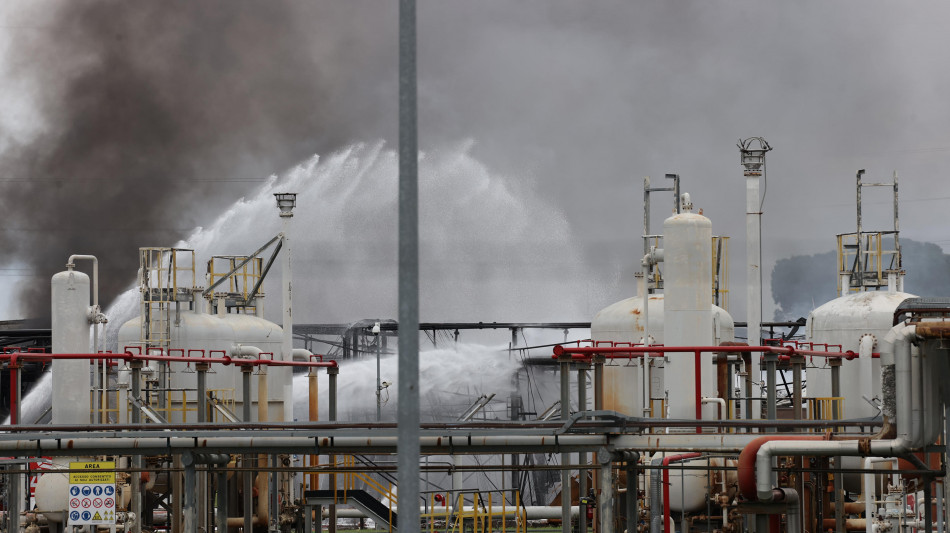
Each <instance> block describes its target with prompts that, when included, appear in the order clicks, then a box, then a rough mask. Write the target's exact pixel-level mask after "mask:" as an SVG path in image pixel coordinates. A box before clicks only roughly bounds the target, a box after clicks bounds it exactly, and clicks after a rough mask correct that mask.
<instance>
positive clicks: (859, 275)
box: [842, 168, 864, 294]
mask: <svg viewBox="0 0 950 533" xmlns="http://www.w3.org/2000/svg"><path fill="white" fill-rule="evenodd" d="M863 175H864V169H863V168H862V169H861V170H859V171H858V173H857V202H855V204H856V205H857V215H858V217H857V218H858V235H857V237H858V238H857V241H858V251H857V255H856V256H855V257H854V276H855V278H856V279H857V283H858V287H862V288H863V287H864V265H863V264H862V262H861V260H862V259H863V257H864V242H862V241H863V239H862V238H861V176H863ZM842 291H843V294H847V293H848V292H847V291H848V287H843V288H842Z"/></svg>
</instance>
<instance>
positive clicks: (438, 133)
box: [0, 0, 950, 321]
mask: <svg viewBox="0 0 950 533" xmlns="http://www.w3.org/2000/svg"><path fill="white" fill-rule="evenodd" d="M396 5H397V4H396V2H382V1H379V0H333V1H330V0H325V1H318V0H312V1H298V0H283V1H279V0H267V1H264V0H258V1H251V0H207V1H203V2H200V3H194V2H185V1H158V0H140V1H138V2H135V3H130V2H121V1H118V0H99V1H91V0H68V1H67V0H55V1H54V0H7V1H6V2H3V3H2V4H0V95H2V96H0V188H2V193H0V204H2V207H3V211H4V212H5V213H6V214H7V216H6V217H4V220H3V222H0V228H2V230H0V250H3V252H2V257H3V259H2V265H0V269H3V270H0V280H3V284H2V285H0V286H3V287H6V288H7V289H6V290H4V291H3V292H4V296H3V297H2V299H3V301H2V302H0V304H2V305H0V309H2V308H3V307H4V306H5V308H6V316H8V317H10V318H16V317H20V316H36V315H37V314H39V313H42V310H43V309H44V306H45V305H46V304H45V302H47V301H48V299H47V298H48V296H47V295H46V293H45V292H44V291H46V290H47V289H46V287H48V282H47V281H46V280H48V279H49V276H50V275H52V273H54V272H56V271H58V270H60V269H62V264H63V263H64V262H65V258H66V257H67V256H68V255H69V254H70V253H94V254H96V255H97V256H99V257H100V261H102V262H103V272H102V275H103V278H104V279H107V280H111V281H108V286H107V287H106V288H105V290H106V291H107V292H108V294H109V295H111V296H114V295H116V294H118V293H119V292H120V291H121V290H122V289H124V288H125V287H126V286H127V285H128V284H129V283H130V282H131V279H132V278H133V276H134V269H135V268H136V267H137V257H136V256H135V253H134V250H135V248H137V247H138V246H149V245H171V244H173V243H174V242H175V241H177V239H181V238H185V237H187V236H188V235H189V234H191V233H192V232H193V228H195V227H196V226H206V225H210V224H212V223H213V222H214V221H215V220H216V219H217V218H218V217H220V215H221V213H222V212H223V211H225V210H226V209H227V208H228V207H229V206H231V205H232V204H233V203H234V202H235V201H236V200H237V199H239V198H241V197H242V196H245V195H251V194H253V193H254V192H255V191H257V190H258V188H259V187H261V186H262V183H264V181H265V180H266V179H267V178H268V177H269V176H271V175H272V174H278V175H280V174H283V173H286V172H287V171H288V169H291V168H292V167H294V165H297V164H299V163H300V162H302V161H306V160H308V159H309V158H311V157H312V156H314V155H315V154H318V155H323V156H327V155H329V154H333V153H338V152H339V151H340V150H346V149H347V147H349V146H352V145H353V144H354V143H370V144H374V143H378V142H382V143H384V145H385V146H387V147H388V148H389V149H394V148H395V147H396V144H397V136H396V132H397V115H396V111H397V109H396V105H397V85H396V69H397V64H396V59H397V30H398V28H397V18H396V16H397V12H396ZM948 15H950V5H948V4H947V3H945V2H938V1H924V2H918V3H915V4H914V9H908V8H907V7H906V6H905V5H903V4H900V3H897V2H889V1H836V2H819V1H801V2H770V3H763V2H753V1H729V0H723V1H716V2H708V1H683V2H629V1H620V0H617V1H613V0H592V1H588V2H576V1H564V0H520V1H517V2H514V1H496V0H484V1H479V2H471V1H462V0H420V1H419V2H418V50H419V57H418V71H419V81H418V84H419V143H420V148H421V149H422V150H423V151H426V152H429V153H451V152H452V150H458V147H459V146H464V147H465V148H464V150H463V151H464V153H465V155H466V157H470V158H472V159H473V160H475V161H477V164H474V165H473V166H474V167H477V168H479V169H487V172H488V173H489V174H491V175H492V176H493V178H492V179H493V180H495V182H499V181H500V182H503V183H504V185H505V187H506V190H508V191H510V192H511V193H512V194H513V197H514V198H515V199H517V198H521V199H523V201H522V202H517V201H515V202H513V205H511V206H510V209H511V210H512V211H510V212H501V214H499V215H498V216H500V217H502V218H504V217H505V216H509V215H506V214H505V213H514V212H516V211H517V209H518V205H522V206H523V207H524V209H528V208H530V209H534V210H544V211H550V212H553V213H556V214H557V215H558V216H557V217H555V218H557V219H558V222H557V223H556V224H555V226H557V228H558V229H557V231H559V232H562V233H563V232H564V231H568V232H569V233H570V238H569V239H567V244H562V241H561V240H558V241H557V242H558V246H562V245H563V246H565V247H567V248H569V249H565V250H560V249H559V250H557V252H558V254H560V255H570V256H571V257H574V258H576V259H573V260H574V261H576V262H577V263H578V265H579V266H580V267H579V268H572V269H566V271H567V272H570V275H571V276H576V275H578V274H577V272H578V270H580V271H581V272H582V273H583V274H582V275H585V276H587V277H588V278H589V281H588V283H587V284H586V286H587V287H588V290H587V291H586V294H584V295H579V294H578V293H577V291H574V290H571V291H565V293H564V294H563V297H565V298H573V299H579V298H583V299H584V300H585V301H584V304H583V305H580V306H576V307H574V308H572V309H571V311H570V312H569V313H568V314H570V315H571V316H564V317H563V318H562V319H563V320H584V319H585V318H586V319H589V318H590V317H591V316H592V314H593V312H596V310H598V309H599V308H601V307H603V306H606V305H607V304H609V303H611V302H612V301H616V300H619V299H622V298H624V297H626V296H629V295H632V293H633V281H632V273H633V272H635V271H636V270H637V269H638V266H637V265H638V263H639V257H640V256H641V254H642V245H641V241H640V238H639V236H640V235H641V232H642V228H641V226H642V211H641V201H642V183H643V181H642V180H643V177H644V176H651V177H652V179H653V180H654V183H655V184H656V183H657V182H659V181H662V176H663V175H664V174H667V173H676V174H679V175H680V176H681V179H682V189H683V191H688V192H689V193H690V194H691V196H692V199H693V203H694V204H695V205H696V206H697V207H698V208H702V209H703V212H704V214H705V215H706V216H708V217H709V218H710V219H711V220H712V223H713V231H714V233H716V234H721V235H727V236H730V237H731V245H730V258H729V260H730V273H731V275H730V285H731V289H732V292H731V295H730V310H731V311H732V312H733V315H734V316H735V318H736V319H737V320H744V319H745V313H744V307H745V304H744V294H743V290H742V288H743V285H744V279H745V271H744V264H745V260H746V259H745V221H744V213H745V187H744V181H743V178H742V172H741V167H740V165H739V153H738V149H737V148H736V142H737V141H738V140H739V139H740V138H746V137H751V136H761V137H763V138H765V139H766V140H767V141H768V142H769V143H770V144H771V146H772V147H773V151H772V152H770V153H769V154H768V160H767V161H768V163H767V170H768V172H767V183H766V186H765V187H764V188H765V201H764V215H763V228H762V233H763V239H764V243H763V256H764V260H763V265H764V269H763V270H764V273H765V276H766V280H767V278H768V273H769V272H770V271H771V266H772V265H774V263H775V261H777V260H779V259H782V258H785V257H789V256H791V255H796V254H816V253H821V252H826V251H828V250H830V249H832V248H833V247H834V245H835V240H834V236H835V234H837V233H844V232H850V231H854V229H855V214H854V213H855V209H854V196H855V188H854V176H855V172H856V171H857V170H858V169H860V168H864V169H867V177H866V179H867V180H868V181H885V180H889V179H890V177H891V176H892V173H893V172H894V171H897V172H898V173H899V175H900V194H901V199H902V200H901V209H902V212H901V225H900V229H901V232H902V235H903V236H905V237H907V238H911V239H914V240H918V241H928V242H935V243H937V244H938V245H940V246H942V247H943V248H944V249H948V248H950V236H948V234H947V232H946V231H945V230H944V228H943V225H942V223H941V217H940V213H942V212H945V211H946V210H947V208H948V207H950V185H948V181H947V180H946V178H945V176H944V175H943V172H944V169H945V168H946V167H947V166H948V165H947V163H948V161H947V159H948V156H950V127H948V124H950V120H948V119H950V116H948V114H950V100H948V99H947V97H946V95H947V94H950V68H948V67H950V65H948V62H950V56H948V55H947V54H946V50H948V49H950V46H948V45H950V35H948V33H947V32H946V31H945V28H946V26H947V21H948ZM366 194H367V195H368V196H370V195H372V194H373V192H372V191H367V192H366ZM440 194H446V195H451V194H452V192H451V191H450V190H449V191H442V192H440ZM474 198H476V199H478V198H479V196H477V195H476V196H475V197H474ZM865 199H866V200H865V208H864V210H865V221H866V224H865V226H866V228H873V229H890V224H891V221H890V214H891V213H890V198H889V196H888V194H887V193H886V192H885V191H880V190H871V191H866V193H865ZM350 201H353V202H355V203H357V204H358V203H359V202H360V199H359V197H358V196H357V197H354V198H351V199H350ZM433 201H435V202H439V201H440V199H439V198H434V199H433ZM452 205H453V206H454V205H455V204H454V203H453V204H452ZM667 205H669V203H668V200H667V199H666V198H664V197H662V196H660V197H658V198H656V199H655V202H654V208H653V213H654V216H653V221H652V224H654V225H655V226H654V227H659V225H660V224H661V222H662V219H663V218H664V217H665V216H666V215H667V214H668V211H667V212H664V211H663V209H664V208H663V207H661V206H667ZM471 208H472V209H479V206H478V205H471ZM523 215H524V213H520V214H519V216H523ZM527 215H528V216H529V217H531V216H532V215H533V212H530V211H528V212H527ZM539 218H540V217H539ZM561 219H563V221H564V223H565V224H566V227H567V228H568V229H567V230H564V228H563V227H562V225H561V223H560V220H561ZM519 220H520V218H519ZM431 224H433V225H436V226H437V225H438V224H439V221H438V220H437V219H436V220H433V221H432V222H431ZM462 231H465V230H462ZM544 231H545V227H543V226H542V227H539V228H537V232H539V233H543V232H544ZM516 234H517V235H525V236H524V237H523V238H524V239H525V241H526V244H527V241H530V240H531V237H530V234H531V232H528V231H524V230H523V229H521V230H519V232H518V233H516ZM542 237H543V235H542ZM387 238H391V237H390V236H387V235H381V236H377V237H374V239H387ZM542 241H544V239H542ZM516 249H517V246H516V245H515V246H512V245H511V243H507V242H506V248H505V253H506V254H510V253H516V252H513V251H512V250H516ZM377 260H378V259H377ZM544 260H549V258H548V257H544V256H543V255H539V256H537V259H536V261H544ZM499 262H500V263H503V264H504V265H507V266H505V267H504V268H502V267H499V268H498V269H496V270H492V271H491V272H489V273H488V274H487V275H485V282H486V283H491V282H492V280H493V279H498V280H503V279H506V278H510V277H511V269H512V268H517V269H524V270H525V271H530V270H531V269H532V268H536V267H537V266H538V265H537V263H535V264H532V261H527V260H526V261H515V262H513V265H514V266H512V262H511V261H504V260H502V261H499ZM520 275H521V276H527V275H528V274H525V273H524V272H522V273H521V274H520ZM834 275H835V273H834V272H828V273H827V276H829V277H832V276H834ZM576 282H577V280H576V279H569V280H567V279H566V280H564V286H571V287H575V286H577V283H576ZM550 283H551V284H552V285H554V287H552V288H551V290H550V291H547V292H548V293H549V294H545V295H539V297H541V296H543V297H546V298H550V294H558V281H557V280H551V281H550ZM591 286H594V287H596V288H597V289H596V290H591V289H590V287H591ZM763 294H764V295H766V301H765V312H764V315H765V316H766V317H768V316H771V311H770V310H771V308H772V305H771V303H770V301H769V297H768V295H769V294H770V292H769V290H768V288H766V289H765V290H764V291H763ZM592 295H593V296H592ZM525 297H526V298H527V297H528V296H525ZM833 297H834V295H833V294H831V295H829V296H828V299H831V298H833ZM364 311H365V309H359V312H364ZM353 312H354V313H355V312H357V311H356V310H354V311H353ZM477 314H478V313H477V312H473V313H471V316H466V318H467V319H474V318H473V317H474V316H475V315H477ZM316 318H319V319H326V320H328V321H329V320H336V319H347V320H348V319H353V320H355V319H357V318H359V317H358V316H351V317H347V316H342V317H338V316H334V315H333V314H332V313H329V314H326V315H319V316H318V317H316ZM480 319H482V320H492V319H493V318H492V317H488V316H486V317H484V318H480ZM505 319H509V318H508V317H506V318H505ZM534 319H535V317H534V316H525V317H523V318H522V320H525V321H531V320H534Z"/></svg>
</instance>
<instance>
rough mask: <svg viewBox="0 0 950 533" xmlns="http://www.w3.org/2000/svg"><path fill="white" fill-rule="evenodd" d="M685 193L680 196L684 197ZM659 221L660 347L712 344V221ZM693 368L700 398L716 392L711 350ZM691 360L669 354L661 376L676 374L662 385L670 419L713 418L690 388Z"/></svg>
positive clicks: (691, 216)
mask: <svg viewBox="0 0 950 533" xmlns="http://www.w3.org/2000/svg"><path fill="white" fill-rule="evenodd" d="M684 196H685V195H684ZM685 204H686V205H685V207H684V212H682V213H678V214H675V215H673V216H671V217H670V218H668V219H666V220H665V221H664V222H663V254H664V260H663V286H664V291H665V294H666V298H665V302H664V322H665V325H666V332H665V334H664V344H665V345H666V346H710V345H712V344H713V327H712V325H713V314H712V222H710V220H709V219H708V218H706V217H704V216H703V215H700V214H696V213H693V212H691V211H690V207H691V206H690V204H689V203H688V201H687V202H685ZM700 357H701V360H700V366H699V372H700V376H701V379H702V383H701V391H700V392H699V395H701V396H710V397H711V396H716V395H717V391H716V371H715V368H714V367H713V364H712V357H713V356H712V354H711V353H703V354H702V355H701V356H700ZM695 373H696V363H695V358H694V356H693V355H692V354H683V353H674V354H670V357H669V361H668V362H667V365H666V375H668V376H676V378H675V379H676V383H671V382H668V383H667V388H668V389H669V391H670V405H669V409H670V418H696V417H697V410H699V412H700V413H701V414H702V416H701V417H699V418H703V419H710V418H712V419H714V418H715V417H716V408H715V406H714V405H707V406H702V405H699V406H697V403H698V400H697V399H696V396H697V394H696V391H695V379H696V378H695Z"/></svg>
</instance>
